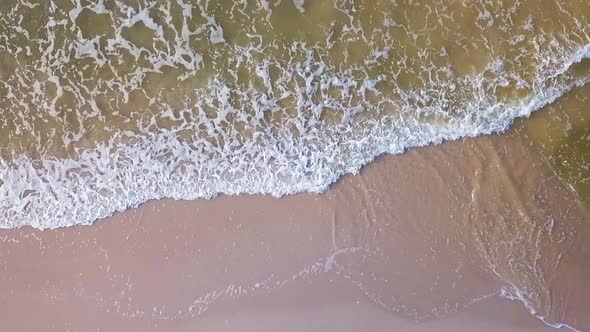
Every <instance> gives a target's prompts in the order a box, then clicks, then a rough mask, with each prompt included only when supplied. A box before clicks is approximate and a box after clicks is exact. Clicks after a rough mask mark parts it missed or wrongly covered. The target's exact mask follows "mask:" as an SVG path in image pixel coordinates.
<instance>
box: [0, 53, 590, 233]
mask: <svg viewBox="0 0 590 332" xmlns="http://www.w3.org/2000/svg"><path fill="white" fill-rule="evenodd" d="M589 56H590V45H586V46H584V47H583V48H580V49H579V50H577V51H575V52H573V53H571V54H570V55H569V56H567V57H564V59H566V60H567V61H566V62H564V63H563V64H562V65H561V66H560V67H559V68H556V69H555V70H554V71H551V72H549V75H548V77H539V79H538V80H537V81H536V82H535V83H536V84H535V86H536V89H535V90H534V91H533V93H531V94H530V95H529V96H527V97H526V98H522V99H520V100H518V101H516V102H512V103H503V102H500V101H499V100H497V99H496V98H494V97H492V96H490V95H485V94H484V95H480V96H479V98H474V99H472V101H471V102H470V103H467V104H466V105H468V107H469V109H465V110H461V112H457V114H459V116H457V117H454V118H451V119H449V120H448V121H445V122H444V123H429V122H425V121H421V120H420V119H418V118H415V117H411V116H405V115H404V114H403V113H402V114H401V115H395V116H394V115H391V116H384V117H381V118H374V119H369V120H367V121H363V122H362V125H361V124H360V122H359V121H352V122H349V123H348V124H346V125H339V126H333V127H326V128H323V129H321V128H320V129H314V130H308V131H307V133H306V134H305V135H299V136H297V135H292V134H289V132H288V131H283V132H281V133H280V134H279V135H276V136H273V135H267V136H264V137H262V136H261V138H260V139H259V140H256V141H254V140H252V141H246V142H243V143H242V144H236V145H233V147H232V148H231V149H230V148H226V149H218V148H214V149H213V148H211V146H210V144H207V141H199V142H196V143H186V142H182V141H180V140H178V137H177V135H176V133H174V132H160V133H157V134H153V135H151V136H148V137H144V138H142V139H140V140H137V141H136V142H134V143H128V144H117V143H115V142H117V137H116V136H115V137H113V138H112V139H111V140H110V142H109V143H106V144H101V145H99V146H98V147H96V148H93V149H87V150H84V151H82V152H81V153H80V155H79V158H76V159H59V158H47V159H43V160H41V161H39V162H37V163H35V162H33V161H32V160H30V159H29V158H27V157H24V156H21V157H20V158H17V159H16V160H15V161H14V162H13V163H11V164H8V163H6V162H3V164H2V165H1V169H0V179H1V180H2V186H1V187H0V227H2V228H14V227H21V226H32V227H35V228H39V229H48V228H49V229H52V228H58V227H67V226H73V225H88V224H92V223H93V222H94V221H96V220H97V219H100V218H105V217H108V216H110V215H112V214H113V213H114V212H117V211H123V210H125V209H128V208H130V207H135V206H137V205H139V204H141V203H143V202H146V201H147V200H151V199H159V198H174V199H185V200H191V199H198V198H211V197H214V196H216V195H218V194H228V195H238V194H269V195H273V196H277V197H279V196H283V195H287V194H293V193H298V192H303V191H308V192H316V193H317V192H322V191H324V190H326V189H327V188H328V186H329V185H330V184H331V183H333V182H334V181H336V180H337V179H338V178H339V177H340V176H342V175H343V174H346V173H357V172H358V171H359V169H360V168H361V167H362V166H363V165H365V164H367V163H369V162H370V161H372V160H373V159H374V158H375V157H377V156H379V155H381V154H383V153H392V154H397V153H402V152H404V151H405V150H407V149H408V148H412V147H419V146H425V145H428V144H437V143H441V142H442V141H444V140H454V139H458V138H462V137H474V136H478V135H483V134H490V133H497V132H502V131H504V130H506V129H507V128H508V127H509V125H510V124H511V123H512V121H513V120H514V119H515V118H517V117H523V116H529V115H530V114H531V113H532V112H533V111H535V110H538V109H539V108H541V107H543V106H544V105H546V104H548V103H551V102H553V101H554V100H556V99H557V98H558V97H560V96H561V95H562V94H564V93H565V92H567V91H569V90H570V89H572V88H573V87H575V86H580V85H583V84H585V83H587V82H588V81H590V77H585V76H584V77H570V76H568V75H567V69H568V68H569V67H570V66H571V65H573V64H574V63H576V62H579V61H581V60H582V59H585V58H588V57H589ZM495 67H497V66H496V65H494V64H493V63H492V64H491V65H490V67H489V68H490V70H497V69H494V68H495ZM549 76H550V77H549ZM483 79H484V77H483V74H480V75H474V76H471V77H469V80H470V81H471V82H472V84H474V85H477V84H480V83H481V80H483ZM478 82H479V83H478ZM481 92H482V93H485V92H484V91H481ZM217 93H218V94H219V95H223V93H224V92H223V88H220V90H219V91H217ZM220 99H221V100H222V99H223V98H220ZM406 107H410V106H406ZM436 107H440V105H439V106H436ZM402 109H403V107H402ZM411 112H414V113H418V114H419V113H420V110H411ZM120 134H121V135H123V134H124V133H120ZM226 146H229V144H226Z"/></svg>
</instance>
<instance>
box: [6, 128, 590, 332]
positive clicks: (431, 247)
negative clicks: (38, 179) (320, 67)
mask: <svg viewBox="0 0 590 332" xmlns="http://www.w3.org/2000/svg"><path fill="white" fill-rule="evenodd" d="M589 215H590V214H589V211H588V210H587V209H586V208H585V207H584V206H583V205H582V204H580V203H579V202H578V200H577V199H576V197H575V194H574V192H573V191H571V189H570V188H569V187H568V186H566V185H565V184H563V183H562V182H561V181H560V180H559V179H558V178H557V177H556V176H555V175H554V173H553V172H552V170H551V169H550V168H549V166H548V164H547V162H545V161H544V159H543V158H541V156H540V155H539V154H538V153H537V152H536V151H535V150H534V149H533V147H531V146H530V144H528V143H526V142H525V140H524V139H523V138H522V137H520V136H517V135H514V134H509V135H502V136H488V137H479V138H476V139H471V140H462V141H456V142H448V143H445V144H442V145H439V146H433V147H427V148H423V149H417V150H412V151H410V152H408V153H406V154H404V155H400V156H383V157H381V158H379V159H378V160H377V161H376V162H374V163H372V164H370V165H369V166H367V167H366V168H364V169H363V171H362V172H361V174H360V175H357V176H347V177H345V178H343V179H342V180H341V181H339V182H338V183H337V184H335V185H334V186H333V187H332V188H331V189H330V190H329V191H328V192H326V193H325V194H322V195H312V194H301V195H296V196H291V197H286V198H282V199H275V198H270V197H252V196H242V197H219V198H216V199H213V200H209V201H191V202H189V201H168V200H164V201H157V202H148V203H146V204H144V205H142V206H140V207H139V208H137V209H132V210H130V211H127V212H125V213H121V214H117V215H115V216H113V217H112V218H110V219H108V220H102V221H99V222H97V223H96V224H95V225H93V226H90V227H73V228H66V229H58V230H52V231H38V230H33V229H30V228H21V229H14V230H2V231H1V232H0V271H1V273H0V321H1V322H2V323H1V324H2V325H3V329H5V330H8V331H17V330H18V331H276V330H282V331H366V330H368V331H473V330H475V329H477V330H481V331H550V330H552V328H550V327H548V326H546V325H544V324H543V323H542V322H541V321H540V320H539V319H537V318H534V317H533V316H531V315H530V314H529V313H528V311H527V309H526V308H525V306H524V305H523V304H522V303H521V302H520V301H511V300H508V299H506V298H503V297H501V296H500V294H505V295H506V294H512V296H520V295H521V296H522V298H523V299H524V300H526V301H527V302H528V303H529V306H531V307H532V308H534V309H535V311H536V315H538V316H543V317H545V320H546V321H547V322H548V323H551V324H563V323H567V324H569V325H570V326H572V327H575V328H577V329H579V330H590V318H589V317H588V316H587V313H588V312H590V300H589V299H590V285H589V284H588V282H587V281H588V280H590V266H589V265H588V264H587V263H588V261H590V242H589V241H588V239H590V222H589V220H590V219H589ZM517 290H518V291H519V292H522V294H520V293H518V291H517ZM519 294H520V295H519ZM564 330H565V328H564Z"/></svg>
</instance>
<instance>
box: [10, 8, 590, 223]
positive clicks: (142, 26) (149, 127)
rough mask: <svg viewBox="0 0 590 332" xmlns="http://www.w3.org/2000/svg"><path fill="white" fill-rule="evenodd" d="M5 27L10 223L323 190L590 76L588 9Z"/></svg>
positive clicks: (488, 125)
mask: <svg viewBox="0 0 590 332" xmlns="http://www.w3.org/2000/svg"><path fill="white" fill-rule="evenodd" d="M540 7H542V8H540ZM0 15H1V16H0V40H2V41H3V43H0V96H1V99H0V108H1V109H2V126H1V128H0V131H1V133H0V137H1V138H0V152H1V153H2V158H0V227H2V228H14V227H20V226H25V225H29V226H33V227H36V228H41V229H45V228H57V227H65V226H72V225H77V224H91V223H92V222H94V221H95V220H97V219H99V218H103V217H107V216H109V215H111V214H113V213H114V212H116V211H122V210H124V209H127V208H129V207H133V206H137V205H138V204H141V203H143V202H145V201H147V200H150V199H158V198H164V197H169V198H175V199H196V198H211V197H214V196H216V195H218V194H230V195H237V194H245V193H248V194H271V195H274V196H282V195H286V194H292V193H297V192H302V191H309V192H321V191H323V190H325V189H326V188H327V187H328V186H329V185H330V184H331V183H333V182H334V181H336V180H337V179H338V178H339V177H340V176H342V175H343V174H346V173H355V172H357V171H358V170H359V168H360V167H362V166H363V165H365V164H367V163H368V162H370V161H372V160H373V159H374V158H375V157H376V156H378V155H381V154H383V153H401V152H403V151H405V150H407V149H408V148H412V147H418V146H424V145H428V144H435V143H440V142H442V141H443V140H452V139H458V138H462V137H472V136H477V135H482V134H490V133H494V132H501V131H504V130H505V129H507V128H508V127H509V125H510V124H511V123H512V121H513V120H514V119H515V118H517V117H523V116H528V115H530V114H531V113H532V112H533V111H535V110H538V109H539V108H541V107H542V106H544V105H546V104H548V103H551V102H553V101H554V100H555V99H557V98H559V97H560V96H561V95H562V94H564V93H565V92H567V91H569V90H570V89H572V88H573V87H575V86H581V85H583V84H586V83H587V82H588V81H590V73H588V72H587V71H585V70H583V68H582V70H580V68H578V67H577V66H578V64H580V63H582V62H583V61H584V59H586V58H588V57H590V21H589V18H590V4H588V3H587V2H586V1H570V2H568V3H567V4H560V3H554V4H548V5H547V6H536V7H535V5H534V4H530V3H529V4H527V3H519V2H516V3H515V4H511V5H510V6H505V5H503V4H502V3H486V2H484V1H463V2H457V3H447V2H446V1H440V2H437V1H427V2H422V1H416V2H409V3H408V2H405V1H400V2H399V3H398V2H396V1H373V0H370V1H369V0H366V1H363V0H358V1H341V0H328V1H317V2H306V1H282V2H281V1H278V2H268V1H257V2H244V1H241V2H240V1H225V2H208V1H196V0H195V1H183V0H177V1H176V2H168V1H155V0H154V1H144V2H143V5H141V6H139V5H130V4H128V3H127V2H125V1H113V2H110V1H102V0H97V1H91V3H90V4H88V5H86V6H82V5H81V3H80V1H73V0H71V1H69V0H68V1H59V2H53V1H50V2H47V3H45V2H44V3H43V4H38V3H33V4H32V3H29V2H27V1H23V0H18V1H17V0H12V1H6V2H3V3H2V4H0Z"/></svg>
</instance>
